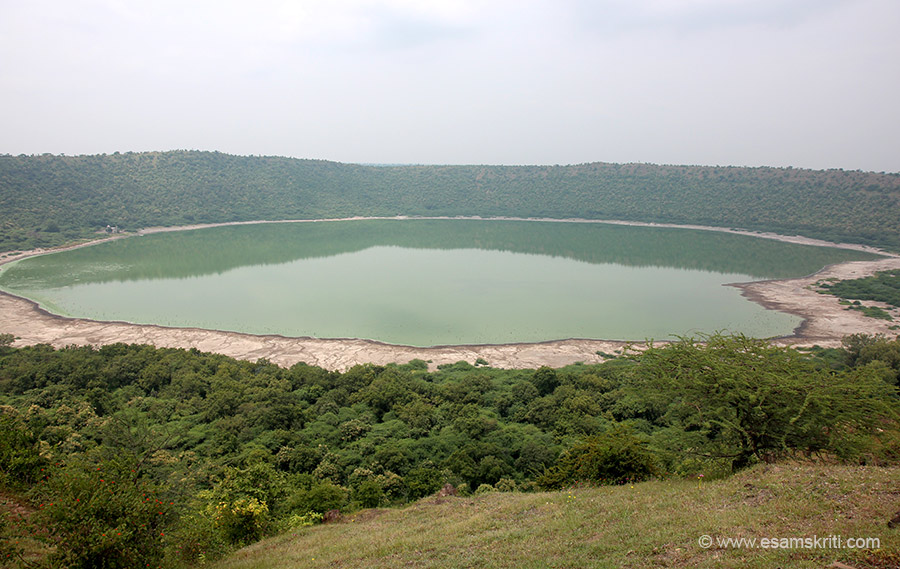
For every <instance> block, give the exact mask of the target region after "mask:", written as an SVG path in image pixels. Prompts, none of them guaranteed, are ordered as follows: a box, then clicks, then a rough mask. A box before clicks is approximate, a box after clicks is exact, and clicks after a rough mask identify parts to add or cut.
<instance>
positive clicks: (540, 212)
mask: <svg viewBox="0 0 900 569" xmlns="http://www.w3.org/2000/svg"><path fill="white" fill-rule="evenodd" d="M394 215H411V216H416V215H421V216H444V215H448V216H456V215H481V216H513V217H552V218H572V217H578V218H589V219H622V220H636V221H652V222H671V223H686V224H704V225H714V226H723V227H739V228H745V229H752V230H767V231H776V232H781V233H789V234H802V235H806V236H810V237H818V238H824V239H829V240H838V241H851V242H856V243H865V244H871V245H878V246H883V247H888V248H893V249H900V175H898V174H876V173H867V172H858V171H853V172H845V171H842V170H828V171H813V170H799V169H791V168H787V169H785V168H738V167H696V166H655V165H649V164H624V165H620V164H605V163H591V164H581V165H574V166H391V167H378V166H361V165H354V164H340V163H335V162H327V161H320V160H298V159H291V158H277V157H241V156H231V155H226V154H221V153H214V152H193V151H175V152H164V153H137V154H136V153H128V154H113V155H100V156H78V157H68V156H51V155H42V156H8V155H7V156H0V251H4V250H14V249H27V248H31V247H36V246H52V245H58V244H61V243H63V242H66V241H71V240H73V239H78V238H83V237H90V236H94V235H96V233H97V232H98V231H101V230H103V229H104V228H106V226H107V225H110V226H118V227H119V228H121V229H123V230H135V229H138V228H141V227H148V226H155V225H184V224H193V223H212V222H225V221H248V220H257V219H266V220H276V219H296V218H336V217H346V216H394Z"/></svg>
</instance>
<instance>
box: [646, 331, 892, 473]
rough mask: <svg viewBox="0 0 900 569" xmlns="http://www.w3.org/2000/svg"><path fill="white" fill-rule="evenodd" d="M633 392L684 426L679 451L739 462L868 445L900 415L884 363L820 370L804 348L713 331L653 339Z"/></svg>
mask: <svg viewBox="0 0 900 569" xmlns="http://www.w3.org/2000/svg"><path fill="white" fill-rule="evenodd" d="M636 359H637V365H636V366H635V367H634V368H633V370H632V383H631V385H630V388H629V389H630V390H631V391H636V392H639V393H641V394H642V395H643V396H644V397H645V398H647V399H649V400H650V401H651V402H652V403H653V404H654V405H656V406H657V408H658V409H659V410H660V412H661V417H660V419H659V420H658V421H659V422H660V423H662V425H661V426H663V427H677V428H679V429H681V430H682V432H684V433H685V436H684V437H683V438H682V440H681V444H683V445H685V448H684V449H678V452H688V453H697V454H699V455H702V456H706V457H713V458H723V459H730V460H731V465H732V469H735V470H736V469H740V468H743V467H745V466H747V465H749V464H751V463H752V462H753V461H754V460H760V459H772V458H776V457H778V456H779V455H783V454H786V453H788V452H790V451H804V452H818V451H827V452H832V453H837V454H839V455H841V456H843V457H845V458H847V457H850V456H852V455H854V454H855V453H858V452H859V451H860V449H859V447H858V446H857V445H856V442H857V440H858V439H856V440H855V439H854V437H856V436H860V435H864V434H866V433H874V432H875V431H876V429H878V428H879V427H884V426H885V423H884V422H885V421H896V419H897V417H898V405H897V400H896V398H895V397H894V394H895V393H896V388H894V387H892V386H890V385H888V384H887V383H886V382H885V381H884V380H883V379H882V374H881V373H879V371H878V370H876V369H874V368H871V367H865V368H858V369H856V370H852V371H851V372H847V373H833V372H830V371H827V370H821V369H817V367H816V366H815V364H814V363H813V362H812V361H811V360H809V359H808V358H806V357H804V356H803V355H802V354H800V353H799V352H797V351H796V350H793V349H789V348H782V347H777V346H772V345H770V344H769V343H767V342H766V341H764V340H756V339H751V338H747V337H745V336H742V335H739V336H723V335H712V336H709V337H705V338H703V341H702V342H700V341H697V340H694V339H693V338H686V339H682V340H681V341H679V342H674V343H672V344H670V345H667V346H664V347H656V346H651V347H650V348H649V349H648V350H647V351H645V352H644V353H643V354H641V355H639V356H637V358H636Z"/></svg>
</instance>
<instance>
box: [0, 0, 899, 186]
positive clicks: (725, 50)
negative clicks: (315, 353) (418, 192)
mask: <svg viewBox="0 0 900 569" xmlns="http://www.w3.org/2000/svg"><path fill="white" fill-rule="evenodd" d="M0 129H2V130H0V153H9V154H20V153H25V154H33V153H34V154H37V153H43V152H50V153H66V154H94V153H102V152H107V153H111V152H115V151H122V152H124V151H143V150H171V149H200V150H219V151H222V152H228V153H234V154H271V155H282V156H295V157H300V158H323V159H329V160H339V161H342V162H376V163H453V164H464V163H490V164H557V163H558V164H570V163H579V162H590V161H606V162H653V163H668V164H672V163H675V164H706V165H716V164H721V165H726V164H732V165H752V166H756V165H772V166H789V165H790V166H798V167H809V168H845V169H862V170H874V171H882V170H885V171H892V172H898V171H900V1H898V0H594V1H590V0H532V1H529V0H515V1H506V0H497V1H490V0H456V1H448V0H346V1H344V0H295V1H277V0H252V1H236V0H209V1H207V0H202V1H192V0H145V1H140V2H138V1H127V0H0Z"/></svg>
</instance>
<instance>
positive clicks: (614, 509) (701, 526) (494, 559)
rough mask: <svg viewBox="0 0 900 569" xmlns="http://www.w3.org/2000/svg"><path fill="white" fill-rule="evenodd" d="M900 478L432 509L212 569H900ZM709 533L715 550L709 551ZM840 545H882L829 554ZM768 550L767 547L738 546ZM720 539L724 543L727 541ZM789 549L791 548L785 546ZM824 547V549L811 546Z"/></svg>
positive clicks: (804, 468) (363, 521)
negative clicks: (845, 568)
mask: <svg viewBox="0 0 900 569" xmlns="http://www.w3.org/2000/svg"><path fill="white" fill-rule="evenodd" d="M898 478H900V469H898V468H897V467H893V468H879V467H872V466H863V467H860V466H853V467H847V466H834V465H831V466H824V465H809V464H807V465H795V464H786V465H777V466H758V467H755V468H753V469H751V470H748V471H745V472H742V473H740V474H738V475H736V476H734V477H732V478H729V479H725V480H714V481H702V482H701V481H700V480H699V479H698V477H696V476H694V477H690V478H687V479H673V480H666V481H652V482H642V483H639V484H628V485H624V486H614V487H603V488H591V487H576V488H571V489H569V490H567V491H565V492H553V493H545V492H542V493H530V494H524V493H514V494H512V493H503V494H499V493H488V494H482V495H479V496H474V497H467V498H463V497H451V498H437V497H433V498H426V499H423V500H421V501H419V502H417V503H415V504H413V505H411V506H409V507H406V508H404V509H399V510H370V511H364V512H361V513H359V514H358V515H354V516H348V517H346V518H344V519H343V520H342V522H341V523H338V524H327V525H324V526H318V527H314V528H304V529H300V530H296V531H293V532H290V533H285V534H283V535H280V536H278V537H275V538H272V539H268V540H265V541H262V542H260V543H258V544H255V545H252V546H250V547H247V548H245V549H242V550H240V551H238V552H236V553H235V554H234V555H232V556H230V557H228V558H227V559H225V560H223V561H222V562H220V563H217V564H214V565H213V569H297V568H307V567H308V568H317V567H322V568H325V567H330V568H347V569H350V568H352V569H394V568H395V567H422V568H434V569H445V568H448V567H492V568H498V569H499V568H509V569H529V568H534V569H538V568H546V567H566V568H573V569H575V568H578V569H581V568H607V569H619V568H621V567H630V568H633V569H639V568H651V567H671V568H680V569H695V568H704V567H707V568H716V569H719V568H734V569H738V568H740V569H747V568H750V569H753V568H755V569H772V568H774V567H791V568H809V569H821V568H823V567H829V566H831V564H832V563H833V562H834V561H840V562H842V563H845V564H846V565H849V566H850V567H853V568H855V569H874V568H879V569H881V568H895V567H900V529H893V530H892V529H889V528H888V526H887V523H886V521H887V520H888V519H890V518H891V517H892V516H893V515H894V514H895V513H896V510H897V508H898V507H900V500H898V498H897V495H896V490H897V484H896V481H897V479H898ZM702 536H709V537H710V538H712V544H713V545H712V546H710V547H703V546H701V545H700V539H701V538H702ZM814 536H817V537H818V538H821V541H820V544H819V547H811V548H804V547H796V546H795V547H793V548H790V547H787V548H781V547H778V548H763V547H761V546H760V544H761V543H762V540H763V539H770V540H771V539H773V538H776V539H779V540H780V539H782V538H787V539H790V538H800V539H808V538H813V537H814ZM829 536H841V538H842V539H844V540H846V539H849V538H856V537H860V536H863V537H869V538H874V539H877V540H878V541H877V542H873V543H874V544H875V545H870V546H868V547H866V546H862V547H860V548H858V549H857V548H853V549H850V548H846V547H844V548H839V547H827V546H826V547H823V546H822V544H823V543H828V544H829V545H830V544H831V543H834V542H826V541H825V539H827V538H828V537H829ZM727 538H735V539H742V538H743V539H748V540H755V547H750V546H748V545H747V542H745V545H744V547H740V548H739V547H737V546H729V545H726V543H725V541H724V540H725V539H727ZM716 540H719V542H717V541H716ZM778 543H779V545H780V541H779V542H778ZM811 544H814V542H811Z"/></svg>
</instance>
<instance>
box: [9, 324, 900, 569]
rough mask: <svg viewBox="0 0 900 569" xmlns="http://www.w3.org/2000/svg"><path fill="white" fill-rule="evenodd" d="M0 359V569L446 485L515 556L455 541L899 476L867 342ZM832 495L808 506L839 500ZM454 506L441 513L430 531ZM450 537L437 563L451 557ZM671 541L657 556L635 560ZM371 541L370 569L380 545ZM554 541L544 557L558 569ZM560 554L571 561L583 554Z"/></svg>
mask: <svg viewBox="0 0 900 569" xmlns="http://www.w3.org/2000/svg"><path fill="white" fill-rule="evenodd" d="M11 340H12V338H11V337H9V336H8V335H7V336H6V337H0V432H2V433H4V436H3V437H0V491H3V492H6V493H8V494H11V495H12V496H13V498H12V499H11V501H12V502H13V503H16V502H19V503H21V504H24V505H25V508H24V509H25V510H26V511H28V510H29V509H30V512H31V514H30V515H29V516H28V520H29V521H28V522H27V523H25V522H15V523H11V524H7V523H6V521H7V520H6V516H4V515H2V514H3V511H2V508H0V557H2V556H4V555H9V556H11V557H10V559H18V558H25V556H26V555H28V554H29V552H30V554H32V555H34V556H40V555H43V558H44V559H45V560H46V562H47V564H48V566H65V567H69V568H71V569H75V568H78V567H100V566H102V567H106V568H115V567H138V566H140V567H144V566H146V565H147V564H148V563H149V564H150V565H151V566H154V567H157V566H160V565H166V566H171V565H177V564H180V563H188V564H196V563H200V562H203V561H209V560H210V559H212V558H214V557H215V556H217V555H221V554H223V553H226V552H228V551H229V550H231V549H233V548H236V547H240V546H243V545H247V544H250V543H253V542H255V541H258V540H259V539H261V538H263V537H266V536H268V535H275V534H279V533H282V532H286V531H297V530H298V528H303V527H306V526H308V525H312V524H316V523H317V522H320V521H322V519H323V515H324V514H325V513H327V512H328V511H330V510H333V509H339V510H341V511H342V512H345V513H346V512H353V511H356V510H359V509H361V508H373V507H385V506H399V505H403V504H406V503H409V502H413V501H416V500H420V499H422V498H423V497H426V496H429V495H431V494H433V493H434V492H436V491H437V490H439V489H440V488H442V487H443V486H444V485H446V484H451V485H452V486H453V487H454V488H456V489H457V491H458V492H459V493H460V494H462V495H464V496H466V495H481V494H484V493H491V492H495V491H496V492H503V493H504V495H511V496H517V497H516V498H514V499H512V501H510V502H509V504H508V505H501V504H499V503H494V502H477V503H478V504H481V505H482V506H484V507H487V508H489V509H490V508H495V507H496V508H501V509H504V512H505V513H503V514H502V516H503V519H505V517H508V516H512V515H513V514H512V513H511V512H513V511H517V512H519V514H516V515H521V516H522V520H523V523H526V524H527V523H528V522H527V520H531V519H537V520H544V521H546V523H547V524H549V525H548V526H547V528H544V529H540V528H539V527H536V528H535V531H536V532H537V533H536V534H535V535H534V539H536V540H538V541H537V542H534V543H532V542H531V541H529V540H530V539H531V538H530V537H529V534H528V533H527V531H526V533H520V534H516V533H515V531H514V530H515V528H514V527H512V526H508V525H506V524H503V523H500V521H499V520H498V521H496V522H494V521H491V520H490V516H488V515H484V516H483V520H484V523H490V524H496V527H494V526H493V525H492V526H491V527H492V528H493V529H491V528H486V527H482V525H481V524H482V522H478V523H477V524H476V525H473V526H470V527H471V529H472V531H476V530H477V531H482V530H484V531H486V532H488V533H486V534H485V535H484V536H480V537H473V538H471V539H475V540H476V542H477V543H479V544H486V543H488V541H489V540H488V539H487V537H486V536H488V535H495V536H498V537H501V536H508V537H509V539H513V540H520V541H523V542H525V543H526V544H528V547H538V548H542V547H543V546H540V543H541V541H540V540H544V541H546V540H547V539H549V537H548V534H547V532H549V531H551V530H550V529H548V528H552V527H554V526H553V524H555V523H557V522H556V521H553V520H554V519H555V516H556V515H557V514H556V513H552V512H551V515H550V516H549V517H545V514H546V513H547V512H546V511H544V510H543V509H542V506H540V504H541V503H542V502H544V501H552V502H553V503H555V504H557V506H560V505H561V504H562V501H563V499H562V496H563V495H561V494H560V495H556V496H554V497H550V496H547V495H543V494H531V493H532V492H535V491H536V490H554V489H556V490H560V489H565V488H568V487H571V486H572V485H581V484H586V485H590V486H597V487H602V488H607V490H591V491H585V493H583V494H582V493H579V494H578V496H577V497H576V498H577V499H578V500H581V501H585V500H587V501H589V500H591V499H599V498H600V497H601V496H604V495H605V494H604V493H605V492H610V491H609V490H608V488H609V487H611V486H626V487H628V489H629V490H630V489H631V488H630V486H631V485H633V484H636V483H637V482H638V481H641V480H661V481H666V480H669V481H674V482H672V484H673V485H672V486H666V485H665V484H664V483H662V482H659V483H658V485H656V486H647V487H643V488H645V490H640V492H656V489H660V492H661V493H662V494H661V495H660V496H659V497H656V498H655V497H653V496H652V495H650V496H646V497H644V498H642V500H644V501H645V502H642V503H641V505H640V507H638V506H636V505H634V504H625V503H623V502H622V500H623V499H624V498H622V496H625V494H622V493H617V494H616V493H614V495H615V496H618V497H619V498H616V500H618V505H617V506H614V505H609V506H604V505H602V504H600V503H598V504H597V505H594V506H590V507H589V509H587V510H584V511H583V513H584V514H585V515H590V516H593V518H592V519H591V520H586V519H580V518H579V516H578V515H577V514H576V515H574V516H573V517H572V521H571V523H572V524H574V525H573V526H572V527H573V529H574V528H576V527H582V524H583V527H584V528H591V527H594V526H591V525H589V524H590V523H594V518H596V519H600V520H602V519H605V518H604V517H603V516H609V515H615V516H622V515H625V513H628V515H629V516H634V518H635V523H638V524H639V525H637V526H635V527H641V526H640V523H645V522H640V520H641V519H642V516H643V515H644V514H642V513H641V512H642V511H643V510H644V509H646V508H648V507H649V504H651V503H653V501H654V500H663V501H664V502H665V501H667V502H677V501H678V498H676V497H675V495H674V494H669V493H670V492H675V493H677V492H681V491H682V490H689V489H690V488H689V486H686V485H683V484H682V485H679V484H680V483H679V482H678V480H681V479H683V478H685V477H687V478H690V479H691V480H692V481H694V482H696V483H698V484H699V483H701V482H700V480H699V477H700V475H703V478H704V483H705V482H706V481H709V480H711V479H714V478H720V477H728V476H729V475H731V474H732V473H733V472H740V471H742V470H744V469H746V468H748V467H752V466H754V465H757V464H760V463H763V462H769V463H770V462H773V461H780V460H793V459H797V458H800V457H807V458H809V457H820V458H824V459H826V460H828V461H832V462H835V463H837V462H840V463H845V464H857V465H859V464H870V465H896V464H897V463H898V460H900V431H898V418H900V399H898V396H897V382H898V375H900V358H898V357H897V355H898V354H900V341H898V340H893V341H889V340H886V339H884V338H872V337H854V338H850V339H848V343H847V347H846V349H843V350H831V351H822V352H817V353H815V354H804V353H801V352H798V351H796V350H793V349H788V348H780V347H774V346H769V345H768V344H766V343H765V342H763V341H759V340H753V339H748V338H745V337H742V336H713V337H708V338H704V339H703V340H704V342H702V343H701V342H698V341H695V340H693V339H685V340H683V341H681V342H677V343H673V344H670V345H666V346H662V347H650V348H649V349H647V350H646V351H644V352H641V353H634V354H631V353H629V354H625V355H623V356H619V357H616V358H613V359H611V360H610V361H608V362H606V363H603V364H596V365H573V366H569V367H566V368H561V369H558V370H554V369H551V368H546V367H545V368H540V369H537V370H500V369H493V368H490V367H487V366H486V365H484V362H478V364H479V365H476V366H473V365H471V364H468V363H465V362H459V363H457V364H453V365H446V366H441V368H440V369H439V370H438V371H437V372H429V371H428V369H427V365H426V363H425V362H421V361H413V362H410V363H408V364H403V365H388V366H373V365H362V366H355V367H353V368H351V369H349V370H347V371H346V372H343V373H340V372H329V371H326V370H324V369H320V368H316V367H311V366H308V365H305V364H297V365H295V366H293V367H291V368H281V367H278V366H275V365H273V364H271V363H269V362H266V361H263V360H261V361H257V362H246V361H238V360H234V359H231V358H228V357H225V356H221V355H215V354H205V353H201V352H198V351H196V350H178V349H156V348H152V347H150V346H128V345H121V344H120V345H112V346H106V347H102V348H99V349H93V348H90V347H69V348H66V349H62V350H54V349H52V348H50V347H49V346H34V347H26V348H12V347H10V346H9V344H10V342H11ZM861 472H862V471H861ZM866 476H868V474H866ZM847 484H849V482H846V481H844V482H840V483H837V486H835V487H831V486H826V487H825V489H824V490H822V491H823V492H827V493H826V494H825V496H827V497H829V500H831V499H834V500H838V501H839V498H838V497H839V496H840V494H841V492H842V491H843V490H840V489H842V488H845V487H847ZM666 488H669V490H666ZM679 488H681V489H682V490H678V489H679ZM673 489H674V490H673ZM615 492H621V491H620V490H617V491H615ZM768 492H769V491H766V492H765V495H766V496H768ZM779 492H780V490H779ZM792 492H793V491H792ZM518 493H526V494H528V495H527V496H519V494H518ZM789 495H793V494H789ZM832 496H835V497H834V498H832ZM820 497H821V496H820ZM692 499H693V498H692ZM766 499H768V498H766ZM866 499H867V500H868V499H869V498H866ZM703 500H709V498H704V499H702V500H701V502H698V503H697V504H695V505H697V506H698V507H701V504H702V503H706V502H704V501H703ZM733 500H734V498H733V497H732V498H729V499H728V500H726V501H724V502H722V504H725V505H718V506H716V507H717V508H722V507H724V508H726V509H728V508H730V506H728V504H730V503H731V501H733ZM711 503H718V502H716V500H715V499H713V500H712V502H711ZM802 503H804V504H805V503H807V502H802ZM460 504H462V503H460ZM492 504H493V505H492ZM516 504H519V505H521V506H522V507H521V508H518V509H517V506H516ZM482 506H479V507H482ZM804 507H805V506H804ZM848 507H849V505H848ZM853 507H857V505H856V504H853ZM889 507H891V508H894V507H900V505H896V504H895V505H890V504H885V505H883V506H882V507H880V509H879V510H878V515H879V516H881V515H884V514H885V509H886V508H889ZM457 508H462V509H457ZM465 508H466V506H463V505H459V506H454V507H453V508H452V510H451V511H452V512H453V514H452V515H453V516H456V517H457V518H459V517H460V516H462V513H461V512H462V511H463V510H464V509H465ZM509 508H512V510H509ZM532 508H536V509H538V510H540V512H543V513H539V512H535V511H534V510H533V509H532ZM667 509H669V510H672V509H673V507H672V506H667ZM473 511H477V510H473ZM553 511H554V512H558V511H557V510H553ZM616 511H618V512H619V513H618V514H615V513H613V512H616ZM773 511H774V510H773ZM601 512H604V513H602V515H601ZM634 512H637V513H634ZM816 512H819V513H814V512H798V513H797V514H796V515H797V516H798V517H799V518H805V517H808V516H812V517H813V518H815V517H817V516H820V515H821V510H816ZM532 513H534V515H538V513H539V514H540V515H539V517H537V518H532V517H531V516H532ZM696 514H697V515H698V516H699V513H696ZM654 515H657V514H654ZM686 515H687V513H685V512H680V513H678V516H681V517H676V518H675V519H676V520H677V519H682V518H683V517H684V516H686ZM710 515H713V514H710ZM723 515H724V514H722V515H719V514H715V516H714V517H722V516H723ZM702 519H703V518H702V516H701V517H698V520H702ZM828 519H829V520H831V518H828ZM737 520H740V518H736V522H735V523H738V522H737ZM544 521H541V522H538V525H539V526H540V525H542V524H544ZM551 522H552V523H551ZM429 523H432V522H429ZM467 523H472V522H465V521H463V520H458V521H457V522H453V524H455V525H452V526H451V529H452V532H456V534H460V532H462V533H463V534H464V533H465V532H466V531H468V530H467V529H466V525H465V524H467ZM567 523H568V522H567ZM854 523H855V522H854ZM29 524H33V525H29ZM710 524H711V522H710ZM526 527H527V526H526ZM625 527H627V526H620V527H619V528H618V529H616V530H615V532H613V533H612V534H611V535H612V537H613V539H621V533H622V532H625V531H626V530H625ZM685 527H688V528H696V529H697V530H698V531H699V530H700V529H703V528H705V527H706V526H703V528H701V527H700V526H699V525H697V524H693V525H688V526H685ZM710 527H712V526H711V525H710ZM761 527H763V528H765V527H767V526H765V525H763V526H761ZM772 527H773V528H774V529H778V530H779V531H780V530H782V529H787V523H782V524H776V525H775V526H772ZM811 527H812V528H814V529H815V531H819V529H818V528H820V527H830V526H828V525H823V524H817V525H813V526H811ZM835 527H838V528H840V527H844V526H842V525H837V526H835ZM847 527H849V528H853V527H855V526H853V525H849V526H847ZM397 531H400V530H399V529H398V530H397ZM448 531H450V530H448ZM578 531H579V532H581V531H590V532H593V531H594V530H591V529H584V530H578ZM701 533H707V531H704V532H701ZM456 534H453V535H456ZM432 535H434V533H432ZM448 535H451V533H448ZM577 535H580V536H581V537H579V538H578V539H581V538H583V537H585V535H586V534H581V533H579V534H577ZM35 536H37V537H38V539H37V542H38V543H33V542H34V541H35ZM695 538H696V536H695V537H694V539H695ZM372 539H376V541H377V540H378V539H380V538H372ZM467 539H469V538H466V539H462V540H460V541H458V542H457V543H456V546H458V547H459V548H461V549H458V550H457V549H454V548H453V547H451V548H450V550H451V551H450V553H452V554H453V555H461V556H463V557H462V558H459V559H465V555H467V554H466V549H467V548H468V547H469V546H468V545H465V543H466V542H467ZM504 539H506V537H504ZM572 539H573V540H574V539H576V538H574V537H573V538H572ZM685 539H687V538H685V537H684V536H683V535H681V534H679V536H678V537H677V538H676V537H672V536H667V537H662V538H660V539H659V540H656V539H654V541H655V543H654V546H664V544H665V543H667V542H668V541H673V543H676V544H681V543H682V542H684V541H685ZM29 540H30V541H29ZM25 542H27V543H25ZM378 543H380V544H382V545H380V546H376V548H375V553H373V554H375V555H386V553H385V552H389V551H391V549H390V548H392V547H395V545H392V544H388V543H387V542H381V541H378ZM564 543H565V542H561V543H559V544H556V545H554V549H553V550H552V551H555V553H553V555H555V556H560V557H562V556H564V548H563V547H562V545H563V544H564ZM26 545H27V546H28V547H27V548H26ZM648 545H649V542H643V545H640V548H641V549H640V550H641V551H644V550H645V549H646V548H647V547H648ZM636 546H637V544H636ZM367 547H368V546H367ZM414 547H416V548H417V547H418V546H414ZM480 547H483V545H477V546H476V549H477V548H480ZM498 547H500V546H498ZM502 547H507V546H502ZM578 547H580V548H581V549H575V550H573V559H579V558H580V557H579V556H581V558H583V557H584V556H585V555H588V553H590V552H591V551H594V549H592V548H597V547H604V546H602V544H600V543H599V542H597V543H596V544H595V545H590V544H587V545H586V544H584V543H581V542H579V545H578ZM605 547H610V544H607V545H606V546H605ZM613 547H618V545H614V546H613ZM675 547H682V545H675ZM379 548H381V549H379ZM379 551H380V552H381V553H378V552H379ZM548 551H549V550H548ZM42 552H43V553H42ZM448 554H449V553H448ZM619 554H620V555H627V550H626V551H625V552H624V553H623V552H620V553H619ZM673 554H674V553H673ZM323 555H324V554H323ZM326 557H327V556H326ZM54 564H55V565H54ZM459 564H460V565H465V564H466V563H463V562H462V561H460V562H459ZM351 565H352V564H351ZM507 565H509V566H511V565H512V564H507ZM262 566H267V565H265V564H263V565H262Z"/></svg>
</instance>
